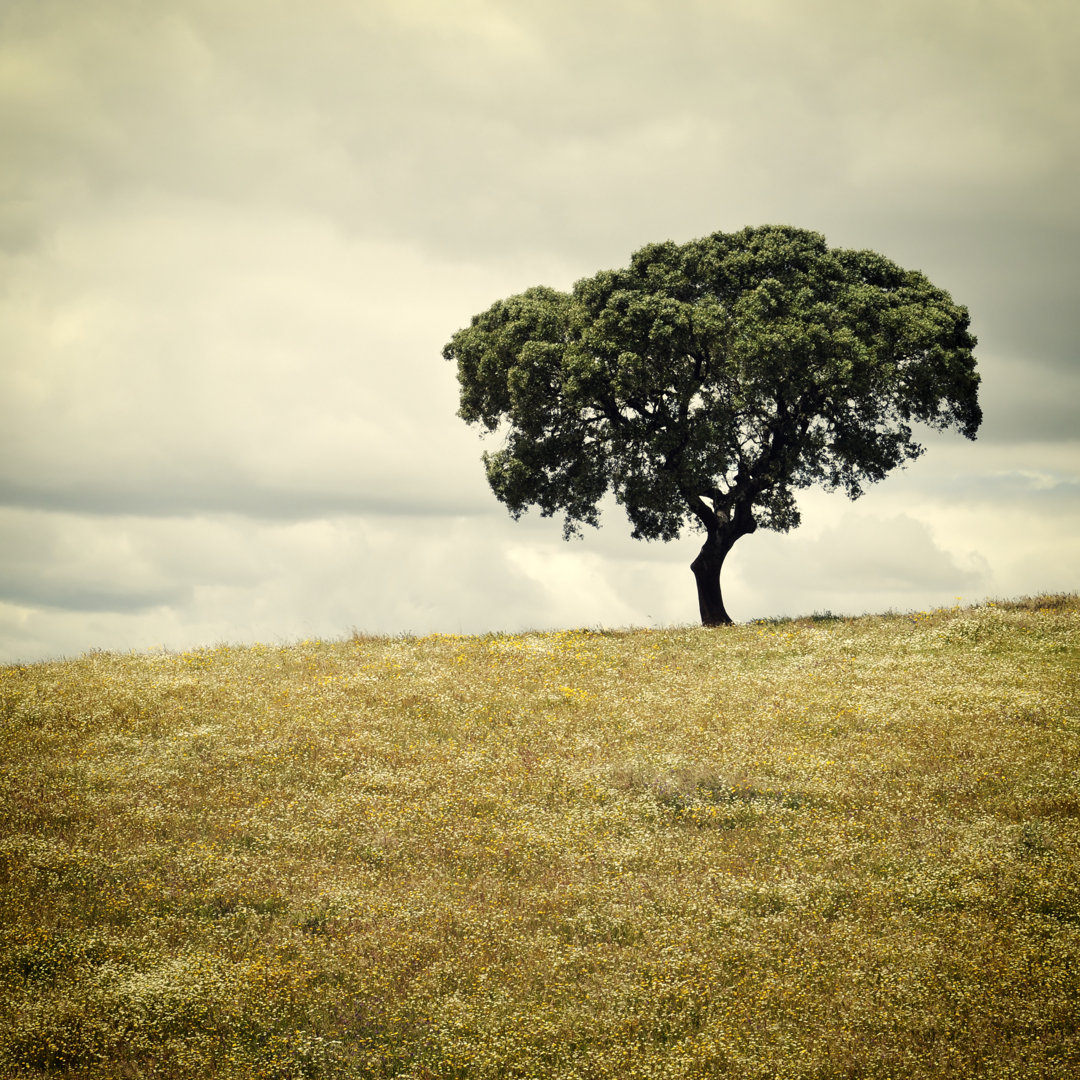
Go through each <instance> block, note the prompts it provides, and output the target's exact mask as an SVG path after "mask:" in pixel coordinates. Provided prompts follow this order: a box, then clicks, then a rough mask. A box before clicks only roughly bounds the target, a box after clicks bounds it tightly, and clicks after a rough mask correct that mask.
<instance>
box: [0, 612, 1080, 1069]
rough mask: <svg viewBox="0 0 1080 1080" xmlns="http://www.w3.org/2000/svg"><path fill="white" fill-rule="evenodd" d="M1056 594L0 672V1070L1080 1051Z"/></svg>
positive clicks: (1076, 905) (863, 1063) (1072, 1060)
mask: <svg viewBox="0 0 1080 1080" xmlns="http://www.w3.org/2000/svg"><path fill="white" fill-rule="evenodd" d="M1078 659H1080V599H1078V598H1077V597H1076V596H1072V595H1070V596H1054V597H1039V598H1036V599H1034V600H1029V601H1022V602H1019V603H1002V604H997V605H986V606H982V607H978V608H968V609H961V608H955V609H952V610H944V611H936V612H929V613H921V614H917V615H905V616H901V615H887V616H881V617H874V618H861V619H848V620H845V619H832V618H829V617H826V616H818V617H815V618H814V619H807V620H799V621H790V622H773V623H768V624H755V625H750V626H741V627H734V628H730V629H725V630H721V631H704V630H699V629H679V630H670V631H658V632H657V631H653V632H649V631H635V632H631V633H590V632H587V631H573V632H563V633H553V634H525V635H520V636H488V637H445V636H435V637H428V638H421V639H372V638H356V639H353V640H350V641H344V642H337V643H325V642H303V643H301V644H299V645H294V646H290V647H286V648H276V647H267V646H262V645H256V646H253V647H250V648H233V647H220V648H214V649H206V650H200V651H196V652H191V653H184V654H180V655H176V654H165V655H153V656H143V655H110V654H105V653H95V654H92V655H89V656H86V657H83V658H81V659H78V660H73V661H70V662H63V663H52V664H38V665H32V666H28V667H8V668H3V669H0V718H2V725H3V726H2V744H3V751H2V753H3V777H2V779H0V820H2V826H0V882H2V899H0V907H2V912H0V1075H3V1076H22V1075H29V1076H39V1077H40V1076H67V1077H102V1078H103V1077H121V1076H129V1077H135V1076H148V1077H155V1078H164V1080H174V1078H175V1080H179V1078H193V1080H194V1078H199V1080H203V1078H206V1077H210V1076H214V1077H226V1078H233V1077H235V1078H241V1077H243V1078H248V1077H267V1078H270V1077H277V1078H292V1077H318V1078H322V1077H390V1076H397V1077H403V1078H404V1077H408V1078H414V1080H420V1078H435V1077H440V1078H449V1077H469V1078H477V1080H483V1078H494V1077H507V1078H509V1077H515V1078H517V1077H521V1078H524V1077H552V1078H558V1077H566V1078H569V1077H581V1078H597V1080H598V1078H601V1077H611V1078H622V1080H636V1078H644V1077H722V1076H731V1077H739V1078H757V1077H761V1078H764V1077H784V1078H807V1080H809V1078H818V1080H824V1078H832V1077H871V1076H872V1077H875V1078H877V1077H882V1078H883V1077H893V1078H900V1077H974V1076H980V1077H981V1076H987V1077H1032V1078H1034V1077H1047V1078H1049V1077H1055V1078H1058V1077H1060V1078H1064V1077H1069V1076H1073V1075H1076V1074H1077V1071H1078V1070H1080V1033H1078V1024H1077V1019H1078V1012H1080V858H1078V856H1080V770H1078V767H1077V766H1078V763H1080V762H1078V759H1080V715H1078V713H1080V710H1078V703H1077V698H1078V694H1077V680H1078V670H1080V663H1078Z"/></svg>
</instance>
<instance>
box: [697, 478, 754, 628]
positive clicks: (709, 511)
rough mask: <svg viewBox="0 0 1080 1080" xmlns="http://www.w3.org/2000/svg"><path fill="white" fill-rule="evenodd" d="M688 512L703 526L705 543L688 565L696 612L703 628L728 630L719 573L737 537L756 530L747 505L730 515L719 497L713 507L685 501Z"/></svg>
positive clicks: (752, 516)
mask: <svg viewBox="0 0 1080 1080" xmlns="http://www.w3.org/2000/svg"><path fill="white" fill-rule="evenodd" d="M688 501H689V503H690V510H691V512H692V513H693V514H694V515H695V516H696V517H697V519H698V520H699V521H700V522H701V524H702V525H704V526H705V533H706V540H705V543H704V544H702V545H701V551H699V552H698V557H697V558H696V559H695V560H694V561H693V562H692V563H691V564H690V569H691V570H692V571H693V572H694V577H695V579H696V580H697V594H698V610H699V611H700V612H701V625H702V626H729V625H730V624H731V622H732V619H731V616H730V615H729V614H728V613H727V609H726V608H725V607H724V597H723V595H722V594H721V592H720V571H721V570H722V569H723V566H724V560H725V559H726V558H727V554H728V552H729V551H730V550H731V549H732V548H733V547H734V546H735V541H736V540H738V539H739V537H740V536H746V535H747V534H749V533H752V532H754V531H755V530H756V529H757V522H756V521H754V515H753V511H752V510H751V508H750V504H749V502H742V503H739V504H736V505H735V507H734V508H733V512H732V513H729V512H728V511H727V510H725V509H723V508H722V507H720V506H719V505H717V504H718V502H719V496H714V497H713V506H709V505H708V503H706V502H705V501H704V500H702V499H701V498H692V499H689V500H688Z"/></svg>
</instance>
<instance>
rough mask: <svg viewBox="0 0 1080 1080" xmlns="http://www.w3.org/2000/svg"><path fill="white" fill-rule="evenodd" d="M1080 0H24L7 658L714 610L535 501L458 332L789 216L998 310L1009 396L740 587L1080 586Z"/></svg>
mask: <svg viewBox="0 0 1080 1080" xmlns="http://www.w3.org/2000/svg"><path fill="white" fill-rule="evenodd" d="M1077 55H1080V6H1078V5H1077V4H1076V3H1075V0H1026V2H1025V0H897V2H880V3H878V2H867V0H611V2H609V0H572V2H570V0H568V2H563V0H542V2H532V0H488V2H485V0H453V2H450V0H307V2H306V3H303V4H298V3H293V2H288V0H142V2H139V0H0V660H3V661H17V660H34V659H39V658H48V657H55V656H61V655H73V654H78V653H81V652H84V651H86V650H89V649H93V648H101V649H109V650H127V649H153V648H169V649H180V648H189V647H191V646H194V645H200V644H207V645H211V644H215V643H218V642H223V641H228V642H251V641H256V640H260V641H267V642H285V641H292V640H296V639H299V638H303V637H311V636H324V637H340V636H343V635H345V634H348V633H349V632H350V631H351V630H353V629H359V630H365V631H378V632H387V633H394V634H397V633H410V632H411V633H416V634H421V633H427V632H431V631H441V632H482V631H487V630H520V629H524V628H545V627H565V626H594V627H595V626H600V625H604V626H628V625H643V626H651V625H668V624H673V623H693V622H695V621H696V620H697V603H696V597H695V593H694V586H693V577H692V575H691V574H690V572H689V569H688V564H689V563H690V561H691V559H692V558H693V557H694V555H695V553H696V550H697V548H698V547H699V546H700V543H701V538H700V537H699V536H696V535H694V534H687V535H686V537H685V538H684V539H682V540H681V541H678V542H675V543H671V544H667V545H664V544H658V543H657V544H644V543H639V542H635V541H633V540H631V539H630V538H629V526H628V524H627V523H626V520H625V517H623V516H622V514H621V512H620V511H618V509H617V508H614V507H613V508H612V509H611V511H610V512H608V513H607V514H606V515H605V518H604V525H603V528H602V529H601V530H599V531H588V532H586V535H585V537H584V538H583V539H582V540H579V541H573V542H571V543H569V544H567V543H565V542H563V540H562V539H561V531H560V524H559V522H558V521H553V520H545V519H542V518H540V517H539V516H538V515H536V514H530V515H528V516H527V517H525V518H524V519H522V521H520V522H518V523H514V522H512V521H511V520H510V519H509V517H508V515H507V514H506V512H505V510H504V508H503V507H502V506H501V504H499V503H498V502H497V501H496V500H495V498H494V496H493V495H491V493H490V491H489V490H488V489H487V486H486V483H485V481H484V478H483V471H482V466H481V463H480V454H481V452H482V451H483V449H484V448H485V445H488V446H490V445H491V442H490V440H489V441H488V443H486V444H485V442H484V440H482V439H481V438H480V436H479V434H478V433H477V431H476V430H475V429H470V428H468V427H466V426H465V425H464V424H463V423H462V422H461V421H460V420H459V419H458V418H457V417H456V416H455V411H456V408H457V388H456V381H455V377H454V371H453V369H452V367H451V365H449V364H447V363H446V362H445V361H444V360H443V359H442V358H441V349H442V346H443V344H444V343H445V342H446V341H447V340H448V339H449V337H450V336H451V334H453V332H454V331H455V330H457V329H459V328H460V327H461V326H464V325H467V323H468V321H469V319H470V317H471V316H472V315H473V314H475V313H477V312H479V311H481V310H484V309H486V308H487V307H488V306H489V305H490V304H491V303H492V302H493V301H495V300H496V299H499V298H500V297H503V296H506V295H508V294H511V293H516V292H520V291H522V290H523V289H525V288H528V287H529V286H532V285H536V284H546V285H551V286H554V287H557V288H569V287H570V286H571V285H572V283H573V282H574V281H575V280H577V279H578V278H581V277H584V276H588V275H592V274H593V273H595V272H596V271H597V270H599V269H603V268H607V267H615V266H621V265H624V264H625V263H626V261H627V259H628V257H629V256H630V254H631V253H632V252H633V251H635V250H636V249H638V248H640V247H642V246H643V245H644V244H646V243H649V242H652V241H659V240H667V239H670V240H676V241H680V242H682V241H686V240H689V239H692V238H694V237H698V236H703V235H705V234H707V233H710V232H714V231H716V230H723V231H734V230H737V229H739V228H741V227H743V226H744V225H759V224H791V225H797V226H801V227H805V228H811V229H815V230H817V231H819V232H821V233H823V234H824V235H825V237H826V239H827V241H828V242H829V243H830V244H832V245H834V246H842V247H855V248H872V249H875V250H877V251H880V252H881V253H882V254H884V255H886V256H888V257H889V258H891V259H893V260H894V261H896V262H898V263H900V264H901V265H903V266H906V267H910V268H913V269H920V270H922V271H924V272H925V273H926V274H927V275H928V276H929V277H930V279H931V280H932V281H933V282H934V283H935V284H936V285H938V286H940V287H942V288H945V289H947V290H948V291H949V292H950V293H951V294H952V295H953V297H954V299H956V300H957V301H958V302H959V303H962V304H965V305H966V306H967V307H968V308H969V309H970V311H971V315H972V323H973V329H974V331H975V333H976V334H977V335H978V337H979V341H980V344H979V348H978V349H977V353H976V354H977V356H978V359H979V367H980V370H981V372H982V375H983V385H982V395H981V397H982V403H983V407H984V412H985V421H984V424H983V427H982V430H981V431H980V434H979V438H978V440H977V441H976V442H974V443H970V442H968V441H966V440H964V439H961V438H958V437H945V436H937V435H933V434H928V437H927V439H926V440H925V442H926V446H927V451H926V454H925V455H924V456H923V458H921V459H920V460H919V461H918V462H916V463H915V464H914V465H913V466H911V467H910V468H909V469H907V470H906V471H904V472H900V473H895V474H893V475H892V476H890V477H888V478H887V479H886V480H885V481H883V482H882V483H880V484H878V485H876V486H875V487H873V488H872V489H871V490H870V491H868V493H867V494H866V495H865V496H864V497H863V498H862V499H860V500H859V501H858V502H855V503H851V502H849V501H848V500H847V499H846V498H845V497H844V496H843V495H842V494H834V495H827V494H824V493H821V492H807V493H806V494H805V496H804V497H803V498H802V499H801V500H800V502H801V505H802V508H803V520H804V524H803V526H802V527H801V528H800V529H799V530H797V531H796V532H793V533H790V534H787V535H781V534H774V533H764V532H758V533H757V534H755V535H753V536H751V537H747V538H745V539H743V540H741V541H740V542H739V544H738V545H737V547H736V548H735V549H734V551H733V553H732V555H731V556H730V558H729V560H728V564H727V566H726V567H725V571H724V582H723V584H724V590H725V599H726V601H727V606H728V609H729V610H730V611H731V613H732V615H733V617H735V618H736V619H739V620H749V619H754V618H757V617H762V616H770V615H777V614H809V613H811V612H814V611H824V610H831V611H833V612H836V613H839V612H854V613H858V612H862V611H867V610H869V611H880V610H885V609H887V608H894V609H897V610H902V611H904V610H912V609H919V608H924V607H927V606H930V605H934V606H938V605H949V604H953V603H955V602H956V601H957V598H958V597H959V598H962V600H961V602H963V603H970V602H975V601H978V600H981V599H984V598H988V597H1004V596H1016V595H1020V594H1029V593H1034V592H1038V591H1044V590H1049V591H1066V590H1068V591H1071V590H1075V589H1077V588H1078V587H1080V572H1078V569H1077V567H1078V565H1080V559H1078V554H1080V541H1078V540H1077V538H1078V537H1080V425H1078V423H1077V419H1078V413H1080V407H1078V404H1077V403H1078V402H1080V363H1078V356H1077V341H1078V340H1080V315H1078V309H1080V304H1078V300H1080V296H1078V284H1080V196H1078V192H1080V154H1078V150H1080V138H1078V132H1080V65H1078V64H1077V62H1076V57H1077Z"/></svg>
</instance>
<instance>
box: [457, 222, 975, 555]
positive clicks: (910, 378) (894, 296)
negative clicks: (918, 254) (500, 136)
mask: <svg viewBox="0 0 1080 1080" xmlns="http://www.w3.org/2000/svg"><path fill="white" fill-rule="evenodd" d="M975 343H976V342H975V338H974V337H973V336H972V334H971V333H970V330H969V318H968V313H967V310H966V309H965V308H963V307H961V306H959V305H957V304H955V303H954V302H953V300H952V298H951V297H950V296H949V294H948V293H947V292H945V291H944V290H942V289H939V288H937V287H936V286H934V285H933V284H931V282H930V281H929V280H927V278H926V277H925V276H924V275H922V274H921V273H919V272H917V271H911V270H904V269H902V268H900V267H898V266H897V265H895V264H894V263H892V262H890V261H889V260H888V259H886V258H884V257H883V256H881V255H878V254H876V253H875V252H872V251H850V250H843V249H831V248H829V247H828V246H827V245H826V243H825V240H824V238H823V237H822V236H820V235H819V234H817V233H814V232H809V231H806V230H802V229H796V228H791V227H787V226H764V227H759V228H747V229H743V230H742V231H740V232H737V233H731V234H725V233H714V234H712V235H711V236H707V237H704V238H702V239H700V240H694V241H692V242H690V243H686V244H682V245H679V244H675V243H670V242H669V243H661V244H651V245H649V246H647V247H644V248H642V249H641V250H640V251H638V252H637V253H636V254H634V255H633V256H632V258H631V260H630V265H629V266H628V267H626V268H625V269H621V270H608V271H603V272H601V273H598V274H596V275H595V276H593V277H591V278H585V279H583V280H581V281H579V282H577V284H576V285H575V286H574V287H573V289H572V291H571V292H569V293H565V292H560V291H557V290H555V289H550V288H544V287H537V288H532V289H529V290H527V291H526V292H524V293H521V294H520V295H517V296H511V297H509V298H507V299H504V300H500V301H498V302H497V303H495V304H493V305H492V306H491V307H490V308H489V309H488V310H487V311H485V312H483V313H482V314H480V315H477V316H475V317H474V318H473V320H472V322H471V325H470V326H468V327H466V328H465V329H463V330H460V331H458V332H457V333H456V334H455V335H454V336H453V338H452V339H451V340H450V342H449V343H448V344H447V345H446V347H445V349H444V356H445V357H446V358H447V359H449V360H453V361H455V362H456V364H457V372H458V380H459V383H460V391H461V397H460V410H459V415H460V416H461V417H462V418H463V419H464V420H466V421H467V422H469V423H478V424H481V425H482V426H483V427H484V428H486V429H487V430H488V431H491V432H496V431H500V432H502V433H504V435H505V443H504V445H503V446H502V447H501V448H500V449H497V450H494V451H491V452H488V453H486V454H485V455H484V461H485V465H486V469H487V475H488V480H489V482H490V484H491V487H492V490H493V491H494V493H495V494H496V496H497V497H498V498H499V499H500V500H501V501H502V502H503V503H505V504H506V506H507V507H508V509H509V510H510V512H511V514H513V515H514V516H515V517H517V516H519V515H520V514H521V513H522V512H523V511H524V510H525V509H526V508H527V507H528V506H530V505H535V506H537V507H539V509H540V510H541V512H542V513H543V514H544V515H545V516H551V515H554V514H556V513H562V514H563V515H564V521H565V532H566V533H567V535H570V534H572V533H575V532H578V531H579V530H580V526H581V524H589V525H597V524H598V505H599V502H600V500H601V498H602V497H603V496H604V495H605V494H606V493H607V492H608V491H609V490H611V491H613V492H614V494H615V497H616V499H617V500H618V502H619V503H620V504H621V505H622V506H623V507H624V508H625V510H626V513H627V516H628V517H629V519H630V523H631V525H632V527H633V535H634V536H635V537H638V538H645V539H661V540H670V539H674V538H675V537H677V536H678V535H679V534H680V533H681V531H682V529H683V527H684V526H685V525H687V524H691V525H701V526H704V527H705V528H707V529H709V530H710V531H711V530H712V529H713V528H715V527H716V525H717V523H718V522H720V523H726V522H729V521H737V522H740V523H741V528H740V531H744V532H750V531H753V529H754V528H756V527H757V525H761V526H763V527H765V528H771V529H778V530H787V529H789V528H792V527H793V526H795V525H797V524H798V522H799V514H798V510H797V508H796V506H795V501H794V495H793V492H794V490H795V489H798V488H804V487H807V486H809V485H811V484H814V483H819V484H822V485H824V486H825V487H826V488H828V489H837V488H840V489H843V490H844V491H845V492H846V493H847V494H848V495H849V496H850V497H851V498H856V497H858V496H859V495H860V494H861V492H862V490H863V487H864V485H865V484H867V483H872V482H875V481H877V480H881V479H882V478H883V477H884V476H886V474H887V473H889V472H890V471H891V470H892V469H894V468H896V467H897V466H899V465H902V464H903V463H905V462H907V461H910V460H912V459H913V458H915V457H917V456H918V455H919V454H920V453H921V452H922V449H923V448H922V446H921V445H920V444H919V443H918V442H917V441H916V439H915V437H914V433H913V427H912V425H913V424H914V423H922V424H925V425H928V426H929V427H931V428H933V429H936V430H943V429H946V428H948V427H955V428H957V429H958V430H959V431H960V432H961V433H962V434H963V435H965V436H966V437H968V438H974V437H975V433H976V431H977V429H978V427H979V423H980V421H981V416H982V414H981V410H980V408H979V405H978V396H977V390H978V383H979V376H978V374H977V373H976V370H975V359H974V356H973V353H972V350H973V348H974V346H975ZM705 500H708V501H707V502H706V501H705Z"/></svg>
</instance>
